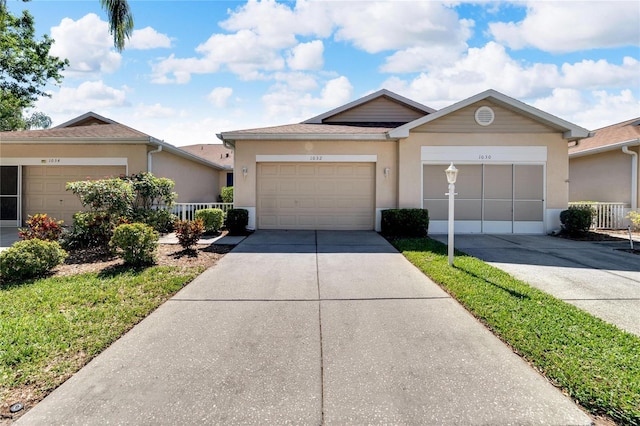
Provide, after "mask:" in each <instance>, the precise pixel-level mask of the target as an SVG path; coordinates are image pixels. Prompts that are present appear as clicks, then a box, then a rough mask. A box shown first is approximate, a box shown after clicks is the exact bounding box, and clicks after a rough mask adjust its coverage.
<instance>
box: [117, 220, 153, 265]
mask: <svg viewBox="0 0 640 426" xmlns="http://www.w3.org/2000/svg"><path fill="white" fill-rule="evenodd" d="M109 248H110V249H111V250H113V251H114V252H115V253H116V255H117V256H118V257H121V258H122V259H123V260H124V263H126V264H128V265H134V266H138V265H150V264H153V263H155V261H156V250H157V248H158V232H157V231H156V230H154V229H153V228H152V227H151V226H149V225H145V224H144V223H131V224H129V223H125V224H123V225H119V226H118V227H116V229H114V230H113V236H112V237H111V240H110V241H109Z"/></svg>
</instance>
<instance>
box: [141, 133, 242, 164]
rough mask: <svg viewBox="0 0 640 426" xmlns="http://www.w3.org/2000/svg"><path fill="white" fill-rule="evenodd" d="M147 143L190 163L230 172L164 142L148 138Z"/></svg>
mask: <svg viewBox="0 0 640 426" xmlns="http://www.w3.org/2000/svg"><path fill="white" fill-rule="evenodd" d="M147 142H148V143H149V144H150V145H155V146H162V150H163V151H166V152H169V153H171V154H173V155H177V156H178V157H182V158H184V159H187V160H190V161H195V162H197V163H200V164H203V165H205V166H209V167H211V168H214V169H218V170H231V168H230V167H228V166H223V165H220V164H217V163H214V162H212V161H209V160H207V159H204V158H202V157H199V156H197V155H194V154H191V153H190V152H187V151H184V150H182V149H180V148H178V147H177V146H173V145H171V144H170V143H167V142H165V141H161V140H159V139H156V138H154V137H151V136H150V137H149V139H148V140H147Z"/></svg>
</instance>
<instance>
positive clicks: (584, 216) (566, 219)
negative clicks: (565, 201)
mask: <svg viewBox="0 0 640 426" xmlns="http://www.w3.org/2000/svg"><path fill="white" fill-rule="evenodd" d="M592 221H593V208H592V207H590V206H571V207H569V208H568V209H567V210H563V211H562V212H560V222H562V229H563V230H564V231H565V232H566V233H568V234H569V235H577V234H581V233H584V232H587V231H589V228H590V227H591V222H592Z"/></svg>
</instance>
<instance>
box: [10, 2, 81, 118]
mask: <svg viewBox="0 0 640 426" xmlns="http://www.w3.org/2000/svg"><path fill="white" fill-rule="evenodd" d="M52 44H53V39H51V38H50V37H49V36H47V35H44V36H43V39H42V40H40V41H39V40H37V39H36V38H35V28H34V19H33V16H31V14H29V12H28V11H26V10H25V11H23V12H22V15H20V16H13V15H12V14H10V13H9V11H8V10H7V8H6V4H5V2H4V1H3V0H2V1H0V95H1V96H0V130H16V129H28V128H32V127H47V126H48V125H50V123H51V121H50V119H49V118H48V117H47V116H46V115H44V114H42V113H36V114H34V115H32V116H31V117H23V112H24V110H25V109H27V108H30V107H32V106H33V104H34V102H35V101H36V100H37V99H38V98H40V97H42V96H50V95H49V94H48V93H47V92H45V91H44V89H45V86H46V84H47V83H48V82H49V81H51V80H53V81H55V82H57V83H60V82H61V81H62V74H61V71H62V70H63V69H64V68H65V67H66V66H68V65H69V61H67V60H66V59H65V60H62V59H60V58H58V57H55V56H51V55H49V50H50V49H51V45H52Z"/></svg>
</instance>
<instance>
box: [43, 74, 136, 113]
mask: <svg viewBox="0 0 640 426" xmlns="http://www.w3.org/2000/svg"><path fill="white" fill-rule="evenodd" d="M128 105H129V102H128V101H127V95H126V90H125V89H116V88H113V87H110V86H107V85H106V84H105V83H104V82H103V81H102V80H98V81H86V82H84V83H82V84H80V85H79V86H78V87H69V86H63V87H61V88H60V90H59V91H58V92H53V93H52V97H51V98H42V99H40V100H39V101H38V102H37V106H38V109H39V110H40V111H43V112H44V113H45V114H48V115H50V116H51V117H52V118H53V117H54V116H60V115H65V116H66V118H65V119H64V120H65V121H66V120H68V119H69V117H68V115H69V114H83V113H85V112H88V111H95V110H97V109H106V108H114V107H124V106H128Z"/></svg>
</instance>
